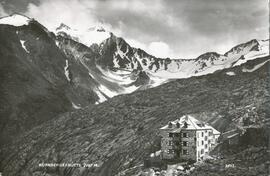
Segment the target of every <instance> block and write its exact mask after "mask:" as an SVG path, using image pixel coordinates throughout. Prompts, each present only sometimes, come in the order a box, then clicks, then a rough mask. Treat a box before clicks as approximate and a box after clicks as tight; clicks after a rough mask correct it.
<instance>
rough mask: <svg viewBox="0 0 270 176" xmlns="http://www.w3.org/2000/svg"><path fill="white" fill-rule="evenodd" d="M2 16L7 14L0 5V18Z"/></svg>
mask: <svg viewBox="0 0 270 176" xmlns="http://www.w3.org/2000/svg"><path fill="white" fill-rule="evenodd" d="M2 16H7V13H6V12H5V10H4V8H3V6H2V4H0V17H2Z"/></svg>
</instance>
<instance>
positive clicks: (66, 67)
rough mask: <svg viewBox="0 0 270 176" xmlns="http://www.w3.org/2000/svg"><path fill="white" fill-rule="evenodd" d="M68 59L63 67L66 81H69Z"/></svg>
mask: <svg viewBox="0 0 270 176" xmlns="http://www.w3.org/2000/svg"><path fill="white" fill-rule="evenodd" d="M68 69H69V68H68V60H66V65H65V67H64V70H65V75H66V78H67V80H68V81H70V77H69V70H68Z"/></svg>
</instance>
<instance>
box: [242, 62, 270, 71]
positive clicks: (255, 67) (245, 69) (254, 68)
mask: <svg viewBox="0 0 270 176" xmlns="http://www.w3.org/2000/svg"><path fill="white" fill-rule="evenodd" d="M266 62H269V60H267V61H265V62H263V63H260V64H258V65H256V66H254V67H253V68H252V69H247V68H243V69H242V72H254V71H256V70H257V69H259V68H261V67H262V66H263V65H264V64H266Z"/></svg>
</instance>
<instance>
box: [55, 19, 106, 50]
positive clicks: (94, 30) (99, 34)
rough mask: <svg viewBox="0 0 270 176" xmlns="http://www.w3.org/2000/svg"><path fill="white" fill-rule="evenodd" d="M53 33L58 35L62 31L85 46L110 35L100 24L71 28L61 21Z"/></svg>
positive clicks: (98, 42) (97, 42)
mask: <svg viewBox="0 0 270 176" xmlns="http://www.w3.org/2000/svg"><path fill="white" fill-rule="evenodd" d="M55 33H56V34H58V35H60V34H63V33H64V34H66V36H69V37H71V38H72V39H75V40H77V41H78V42H80V43H82V44H84V45H86V46H91V45H92V44H94V43H96V44H100V43H101V42H102V41H104V40H105V39H107V38H109V37H110V32H108V31H106V30H105V29H104V28H103V27H101V26H97V27H91V28H88V29H86V30H85V29H73V28H70V27H68V26H67V25H65V24H63V23H62V24H61V25H60V26H59V27H58V28H56V30H55Z"/></svg>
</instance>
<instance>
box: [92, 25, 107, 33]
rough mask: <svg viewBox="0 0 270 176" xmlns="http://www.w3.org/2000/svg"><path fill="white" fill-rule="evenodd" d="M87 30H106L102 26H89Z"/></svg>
mask: <svg viewBox="0 0 270 176" xmlns="http://www.w3.org/2000/svg"><path fill="white" fill-rule="evenodd" d="M89 31H96V32H106V30H105V29H104V28H103V27H102V26H95V27H91V28H89Z"/></svg>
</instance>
